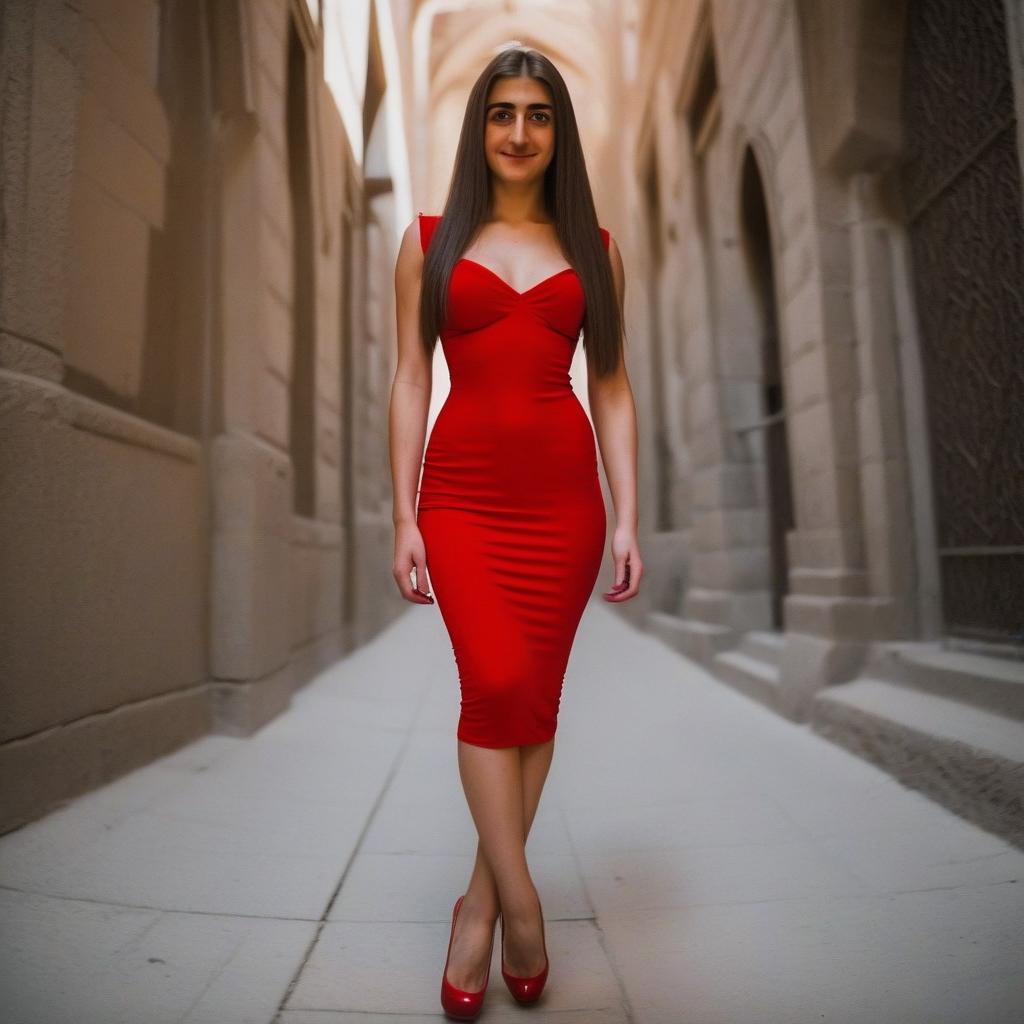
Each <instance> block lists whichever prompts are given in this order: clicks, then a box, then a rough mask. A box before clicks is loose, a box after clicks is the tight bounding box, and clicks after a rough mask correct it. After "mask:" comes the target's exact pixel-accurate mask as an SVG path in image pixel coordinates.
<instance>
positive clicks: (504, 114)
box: [494, 110, 551, 124]
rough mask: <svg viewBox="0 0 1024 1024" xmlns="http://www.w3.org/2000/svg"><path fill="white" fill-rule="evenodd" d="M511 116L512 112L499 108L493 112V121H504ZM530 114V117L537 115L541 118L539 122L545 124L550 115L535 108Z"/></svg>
mask: <svg viewBox="0 0 1024 1024" xmlns="http://www.w3.org/2000/svg"><path fill="white" fill-rule="evenodd" d="M511 116H512V114H511V113H510V112H509V111H507V110H499V111H497V112H496V113H495V115H494V120H495V121H505V120H506V119H507V118H510V117H511ZM530 116H531V117H539V118H540V119H541V120H540V122H539V123H540V124H547V123H548V121H550V120H551V115H550V114H546V113H544V111H543V110H535V111H534V112H533V113H532V114H531V115H530Z"/></svg>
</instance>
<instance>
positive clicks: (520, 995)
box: [499, 908, 551, 1004]
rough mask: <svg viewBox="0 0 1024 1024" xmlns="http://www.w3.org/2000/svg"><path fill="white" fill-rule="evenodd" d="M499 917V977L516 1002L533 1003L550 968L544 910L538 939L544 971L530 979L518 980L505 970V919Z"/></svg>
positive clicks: (518, 978)
mask: <svg viewBox="0 0 1024 1024" xmlns="http://www.w3.org/2000/svg"><path fill="white" fill-rule="evenodd" d="M499 916H500V917H501V976H502V977H503V978H504V979H505V984H506V985H507V986H508V990H509V992H511V993H512V995H513V996H514V997H515V999H516V1001H517V1002H520V1003H523V1004H527V1003H535V1002H536V1001H537V1000H538V999H540V994H541V992H542V991H543V990H544V982H546V981H547V980H548V967H550V966H551V964H550V962H549V961H548V946H547V940H546V939H545V937H544V910H543V908H542V909H541V913H540V938H541V942H543V943H544V970H543V971H541V972H540V974H535V975H534V976H533V977H532V978H520V977H517V976H516V975H514V974H509V973H508V971H506V970H505V918H504V916H503V915H500V914H499Z"/></svg>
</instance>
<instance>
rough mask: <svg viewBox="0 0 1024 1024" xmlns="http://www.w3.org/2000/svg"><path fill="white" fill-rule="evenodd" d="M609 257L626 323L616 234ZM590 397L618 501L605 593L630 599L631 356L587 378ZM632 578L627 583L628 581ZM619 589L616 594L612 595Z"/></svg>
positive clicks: (633, 513)
mask: <svg viewBox="0 0 1024 1024" xmlns="http://www.w3.org/2000/svg"><path fill="white" fill-rule="evenodd" d="M608 259H609V261H610V263H611V269H612V279H613V281H614V282H615V293H616V297H617V299H618V303H619V310H620V315H622V316H623V323H625V296H626V274H625V270H624V268H623V265H622V255H621V253H620V252H619V247H618V245H617V244H616V242H615V239H614V238H609V240H608ZM587 397H588V399H589V402H590V414H591V416H592V417H593V420H594V432H595V433H596V434H597V440H598V445H599V446H600V449H601V460H602V462H603V463H604V469H605V475H606V476H607V477H608V487H609V489H610V490H611V494H612V504H613V505H614V507H615V522H616V526H615V532H614V534H613V539H612V554H613V556H614V558H615V586H614V587H613V588H612V591H611V594H609V593H606V594H605V597H606V598H608V599H609V600H614V601H625V600H626V599H628V598H630V597H632V596H633V595H634V594H636V592H637V587H638V586H639V583H640V575H641V573H642V572H643V565H642V563H641V560H640V552H639V548H638V546H637V528H638V522H637V520H638V513H637V425H636V405H635V402H634V400H633V389H632V387H631V386H630V383H629V375H628V374H627V372H626V361H625V356H623V358H622V359H621V360H620V362H619V366H618V369H617V370H616V371H615V372H614V373H612V374H610V375H609V376H607V377H604V378H603V379H601V380H598V379H597V377H596V375H594V374H590V375H589V376H588V378H587ZM624 583H625V584H627V585H626V586H623V584H624ZM612 594H614V596H611V595H612Z"/></svg>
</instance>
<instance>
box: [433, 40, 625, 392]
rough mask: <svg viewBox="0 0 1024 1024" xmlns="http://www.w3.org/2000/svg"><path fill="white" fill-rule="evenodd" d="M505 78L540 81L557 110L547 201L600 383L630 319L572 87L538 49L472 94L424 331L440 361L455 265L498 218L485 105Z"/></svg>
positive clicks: (437, 236) (492, 72)
mask: <svg viewBox="0 0 1024 1024" xmlns="http://www.w3.org/2000/svg"><path fill="white" fill-rule="evenodd" d="M497 78H537V79H539V80H540V81H542V82H543V83H544V84H545V85H546V86H547V87H548V89H549V91H550V93H551V102H552V104H553V106H554V108H555V151H554V154H553V155H552V157H551V163H550V164H548V168H547V170H546V171H545V175H544V202H545V206H546V207H547V213H548V216H550V217H551V219H552V221H553V222H554V227H555V232H556V234H557V235H558V239H559V242H560V243H561V246H562V251H563V253H564V254H565V257H566V259H567V260H568V262H569V264H570V265H571V266H572V267H573V268H574V269H575V271H576V273H577V274H578V275H579V278H580V282H581V283H582V285H583V292H584V295H585V296H586V312H585V314H584V317H583V347H584V351H585V352H586V357H587V363H588V368H589V371H590V372H591V373H594V374H596V375H597V376H598V377H603V376H605V375H606V374H610V373H612V372H614V371H615V370H616V369H617V368H618V365H619V360H620V359H621V357H622V322H621V321H622V318H621V316H620V310H619V303H618V296H617V294H616V291H615V282H614V280H613V278H612V272H611V264H610V262H609V260H608V253H607V252H606V251H605V247H604V241H603V240H602V238H601V232H600V228H599V225H598V220H597V211H596V210H595V208H594V198H593V195H592V194H591V191H590V180H589V178H588V177H587V167H586V162H585V160H584V158H583V147H582V146H581V145H580V136H579V130H578V128H577V126H576V115H575V113H574V112H573V108H572V100H571V99H570V98H569V90H568V89H567V88H566V86H565V81H564V80H563V79H562V76H561V74H560V73H559V71H558V69H557V68H556V67H555V65H554V64H552V63H551V61H550V60H549V59H548V58H547V57H545V56H544V55H543V54H542V53H538V51H537V50H531V49H527V48H526V47H522V46H512V47H509V48H508V49H506V50H503V51H502V52H501V53H499V54H498V55H497V56H496V57H494V59H493V60H491V62H490V63H489V64H488V65H487V67H485V68H484V69H483V71H482V72H481V73H480V77H479V78H477V80H476V82H475V83H474V85H473V88H472V90H471V91H470V94H469V100H468V102H467V103H466V113H465V116H464V118H463V121H462V132H461V134H460V136H459V146H458V150H457V151H456V154H455V168H454V171H453V172H452V180H451V184H450V185H449V188H448V198H447V199H446V200H445V204H444V210H443V212H442V214H441V219H440V220H439V221H438V223H437V228H436V230H435V231H434V234H433V237H432V239H431V243H430V246H429V247H428V249H427V255H426V259H425V260H424V263H423V276H422V280H421V286H420V289H421V290H420V333H421V335H422V338H423V344H424V346H425V347H426V350H427V354H428V355H433V352H434V345H435V344H436V343H437V335H438V333H439V331H440V329H441V325H442V324H443V323H444V320H445V314H446V307H447V297H448V282H449V279H450V278H451V274H452V270H453V269H454V267H455V264H456V263H457V262H458V261H459V259H460V258H461V256H462V254H463V252H465V250H466V248H467V247H468V246H469V243H470V242H471V241H472V239H473V238H474V237H475V236H476V234H477V231H478V230H479V228H480V225H481V224H482V223H483V222H484V221H485V220H486V218H487V217H488V216H489V215H490V204H491V181H490V174H491V171H490V167H489V166H488V164H487V160H486V158H485V156H484V148H483V133H484V118H485V105H486V103H487V96H488V94H489V93H490V90H491V85H492V83H493V82H494V81H495V79H497Z"/></svg>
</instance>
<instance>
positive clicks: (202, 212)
mask: <svg viewBox="0 0 1024 1024" xmlns="http://www.w3.org/2000/svg"><path fill="white" fill-rule="evenodd" d="M331 15H333V16H334V17H335V18H339V17H344V18H345V20H346V24H345V32H344V43H345V52H344V53H341V54H338V53H335V54H331V53H327V55H326V56H327V59H328V62H330V61H331V60H332V59H333V60H334V62H335V63H337V62H338V60H341V61H342V62H343V63H342V67H341V71H342V72H343V73H340V74H339V72H338V70H337V68H335V69H334V72H333V73H334V76H335V78H340V79H341V80H342V81H343V82H349V83H354V84H350V86H349V90H350V92H349V94H348V95H347V96H343V99H345V100H347V103H345V102H340V101H339V99H338V93H337V92H336V91H333V90H332V89H330V88H329V87H328V84H327V81H326V79H327V77H328V76H329V74H330V73H331V68H330V67H328V68H327V69H326V71H325V32H324V25H323V19H324V18H326V17H328V16H331ZM0 17H2V19H3V20H2V29H0V46H2V65H3V86H2V88H3V97H2V98H3V103H2V110H3V122H2V125H0V131H2V152H3V156H2V187H3V226H2V230H3V253H2V265H0V273H2V283H0V396H2V399H0V437H2V445H0V466H2V481H3V482H2V486H0V523H2V528H0V534H2V553H0V559H2V569H0V617H2V621H3V630H2V632H3V638H2V642H0V643H2V646H0V686H2V693H0V703H2V706H3V712H4V713H3V716H2V726H0V728H2V734H0V779H2V800H0V829H9V828H12V827H15V826H16V825H18V824H19V823H21V822H23V821H25V820H28V819H30V818H32V817H35V816H38V815H39V814H40V813H42V812H44V811H45V810H47V809H48V808H50V807H52V806H55V805H56V804H57V803H60V802H62V801H64V800H66V799H68V798H69V797H71V796H73V795H75V794H76V793H78V792H81V791H83V790H85V789H88V788H91V787H93V786H95V785H97V784H99V783H101V782H103V781H106V780H108V779H111V778H113V777H114V776H116V775H119V774H121V773H122V772H124V771H125V770H127V769H129V768H131V767H134V766H135V765H138V764H141V763H144V762H146V761H149V760H151V759H152V758H154V757H156V756H158V755H160V754H162V753H166V752H168V751H170V750H171V749H174V748H175V747H177V746H179V745H181V744H182V743H184V742H186V741H188V740H190V739H192V738H194V737H196V736H198V735H200V734H202V733H204V732H207V731H208V730H210V729H214V730H217V731H221V732H227V733H233V734H242V735H244V734H247V733H249V732H251V731H252V730H254V729H256V728H258V727H259V726H260V725H261V724H263V723H265V722H266V721H268V720H269V719H270V718H271V717H272V716H274V715H275V714H277V713H278V712H279V711H280V710H281V709H282V708H284V707H285V706H286V705H287V704H288V702H289V698H290V695H291V694H292V692H293V691H294V690H295V689H296V688H297V687H298V686H300V685H301V684H302V683H303V682H305V681H306V680H308V679H309V678H310V676H311V675H312V674H313V673H314V672H315V671H316V670H317V668H318V667H320V666H322V665H324V664H325V663H327V662H329V661H330V660H333V659H334V658H336V657H337V656H339V655H340V654H341V653H343V652H345V651H347V650H349V649H351V648H352V647H353V646H355V645H358V644H359V643H360V642H361V641H363V640H364V639H365V638H367V637H368V636H370V635H372V634H373V633H375V632H376V631H377V630H378V629H379V628H380V627H381V625H382V624H384V623H385V622H387V621H389V620H390V618H392V617H393V616H394V615H395V614H396V613H397V612H398V611H400V610H401V602H400V599H399V597H398V594H397V590H396V589H395V588H394V587H393V586H381V580H380V578H379V571H378V568H377V567H378V566H380V565H381V564H384V565H388V566H389V565H390V560H391V543H392V531H391V514H390V488H389V482H388V477H387V453H386V445H387V439H386V431H385V429H384V426H383V424H384V415H383V412H382V410H383V409H384V408H385V406H386V400H387V391H388V388H389V384H390V378H391V375H392V374H391V363H392V360H393V356H392V349H393V314H392V309H393V301H394V299H393V289H392V288H391V279H392V274H393V259H394V244H393V238H394V235H395V226H394V223H393V221H394V213H393V206H394V197H393V188H392V178H391V171H390V162H389V161H390V160H391V156H389V147H388V144H387V138H386V135H387V132H386V123H385V122H386V119H385V117H384V116H383V111H384V106H383V105H382V100H383V96H384V92H385V88H386V85H387V81H386V79H387V74H386V71H385V58H384V50H385V49H386V48H387V47H386V46H385V45H384V44H382V39H381V35H382V33H381V26H380V25H379V24H378V22H377V19H376V16H375V8H374V5H373V4H371V3H363V4H359V3H357V4H348V5H340V6H339V5H338V4H329V5H328V4H325V5H323V10H321V9H320V5H318V4H317V3H315V2H306V0H253V2H249V0H237V2H236V0H226V2H220V0H218V2H216V3H214V2H209V0H205V2H203V0H200V2H186V0H163V2H156V0H130V2H127V0H122V2H98V0H97V2H92V0H87V2H84V3H82V4H66V3H61V2H57V0H39V2H31V0H14V2H11V3H6V4H4V5H3V9H2V13H0ZM328 38H331V37H330V36H328ZM333 38H334V39H335V40H338V39H340V38H342V36H341V33H340V32H335V33H334V36H333ZM386 42H387V41H386ZM388 45H390V48H391V57H390V59H391V62H392V63H393V64H394V63H398V62H400V60H396V55H395V53H394V52H393V51H394V46H393V45H391V44H390V43H388ZM398 57H399V59H400V55H398ZM406 205H408V200H406ZM387 582H389V583H390V582H391V581H390V576H389V577H388V581H387Z"/></svg>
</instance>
